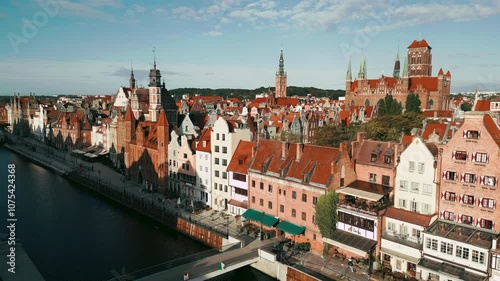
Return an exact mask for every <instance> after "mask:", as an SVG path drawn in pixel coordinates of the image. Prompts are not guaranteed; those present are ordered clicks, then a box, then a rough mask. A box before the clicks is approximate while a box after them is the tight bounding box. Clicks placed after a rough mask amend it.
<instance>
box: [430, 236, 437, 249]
mask: <svg viewBox="0 0 500 281" xmlns="http://www.w3.org/2000/svg"><path fill="white" fill-rule="evenodd" d="M431 249H432V250H434V251H437V249H438V241H437V240H436V239H432V240H431Z"/></svg>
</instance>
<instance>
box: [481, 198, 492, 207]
mask: <svg viewBox="0 0 500 281" xmlns="http://www.w3.org/2000/svg"><path fill="white" fill-rule="evenodd" d="M481 207H483V208H488V209H493V208H495V200H494V199H490V198H483V200H481Z"/></svg>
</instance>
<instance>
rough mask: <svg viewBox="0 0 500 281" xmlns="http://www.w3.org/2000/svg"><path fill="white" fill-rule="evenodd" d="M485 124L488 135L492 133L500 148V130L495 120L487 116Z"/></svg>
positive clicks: (484, 120)
mask: <svg viewBox="0 0 500 281" xmlns="http://www.w3.org/2000/svg"><path fill="white" fill-rule="evenodd" d="M483 123H484V127H485V128H486V130H487V131H488V133H490V136H491V137H492V138H493V140H494V141H495V143H496V144H497V145H498V147H500V130H499V129H498V126H497V124H495V120H493V118H492V117H491V115H489V114H486V115H484V117H483Z"/></svg>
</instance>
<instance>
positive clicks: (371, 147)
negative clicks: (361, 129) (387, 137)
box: [353, 140, 396, 167]
mask: <svg viewBox="0 0 500 281" xmlns="http://www.w3.org/2000/svg"><path fill="white" fill-rule="evenodd" d="M372 153H374V154H377V155H378V156H377V159H376V161H375V162H372V161H371V155H372ZM385 155H388V156H391V157H395V156H396V155H395V143H393V142H391V145H390V146H389V142H386V141H374V140H364V141H362V142H361V144H360V147H359V151H358V153H357V155H353V156H354V157H353V158H355V159H356V163H358V164H365V165H373V166H379V167H393V166H394V163H395V161H394V158H393V161H392V162H391V163H389V164H386V163H385V162H384V160H385V159H384V158H385V157H384V156H385Z"/></svg>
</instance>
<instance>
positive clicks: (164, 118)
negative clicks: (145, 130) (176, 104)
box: [158, 109, 168, 127]
mask: <svg viewBox="0 0 500 281" xmlns="http://www.w3.org/2000/svg"><path fill="white" fill-rule="evenodd" d="M158 126H162V127H168V121H167V114H165V110H163V109H162V110H161V111H160V117H159V118H158Z"/></svg>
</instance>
